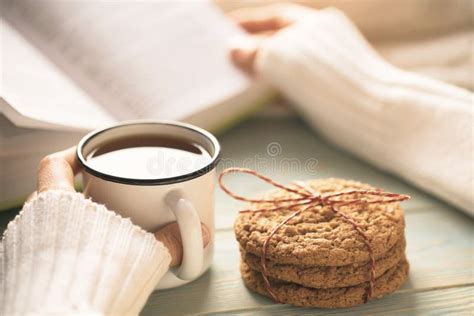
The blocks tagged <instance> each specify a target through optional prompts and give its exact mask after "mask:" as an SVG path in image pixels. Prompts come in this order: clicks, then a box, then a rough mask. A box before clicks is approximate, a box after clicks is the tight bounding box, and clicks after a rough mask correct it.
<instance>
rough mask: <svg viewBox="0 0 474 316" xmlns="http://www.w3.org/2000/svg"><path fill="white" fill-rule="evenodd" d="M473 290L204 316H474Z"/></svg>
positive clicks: (416, 293) (245, 310)
mask: <svg viewBox="0 0 474 316" xmlns="http://www.w3.org/2000/svg"><path fill="white" fill-rule="evenodd" d="M473 297H474V287H473V286H466V287H459V288H448V289H439V290H432V291H426V292H415V293H412V292H405V293H404V292H400V293H395V294H393V295H391V296H388V297H386V298H385V299H383V300H378V301H373V302H369V303H367V304H365V305H360V306H356V307H352V308H345V309H314V308H297V307H292V306H288V305H271V306H266V307H262V308H254V309H245V308H242V309H240V310H233V311H228V312H216V313H203V314H201V315H229V314H232V315H272V316H273V315H294V314H298V315H472V314H473V310H474V300H473Z"/></svg>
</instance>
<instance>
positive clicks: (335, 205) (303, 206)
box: [218, 168, 410, 302]
mask: <svg viewBox="0 0 474 316" xmlns="http://www.w3.org/2000/svg"><path fill="white" fill-rule="evenodd" d="M228 173H246V174H251V175H253V176H255V177H257V178H259V179H261V180H263V181H264V182H266V183H269V184H271V185H272V186H274V187H276V188H279V189H282V190H284V191H286V192H289V193H293V194H295V195H296V197H290V198H275V199H250V198H246V197H244V196H241V195H238V194H235V193H234V192H232V191H231V190H229V189H228V188H227V187H226V186H225V185H224V183H223V177H224V175H225V174H228ZM218 180H219V186H220V187H221V189H222V190H223V191H224V192H225V193H227V194H228V195H229V196H231V197H232V198H234V199H236V200H239V201H243V202H250V203H255V204H270V205H271V206H269V207H263V208H258V209H255V210H253V209H245V210H241V211H240V212H239V213H250V212H252V213H261V212H275V211H278V210H283V209H289V210H293V209H295V208H299V209H298V210H295V211H294V212H293V213H291V214H290V215H289V216H288V217H286V218H285V219H284V220H283V221H282V222H280V223H279V224H278V225H276V226H275V227H273V229H272V230H271V232H270V234H269V235H268V236H267V238H266V239H265V241H264V242H263V249H262V256H261V257H260V267H261V273H262V277H263V280H264V285H265V288H266V290H267V291H268V293H269V294H270V296H271V297H272V299H273V300H275V301H277V302H279V299H278V297H277V295H276V293H275V291H274V290H273V288H272V286H271V284H270V280H269V279H268V269H267V264H266V257H267V251H268V246H269V242H270V240H271V238H272V237H273V236H274V235H275V234H276V233H277V232H278V230H279V229H280V228H281V227H282V226H284V225H285V224H287V223H288V222H289V221H290V220H291V219H292V218H294V217H296V216H298V215H299V214H301V213H303V212H305V211H310V210H313V209H315V208H316V207H318V206H322V207H324V206H328V207H329V208H330V209H331V210H332V211H333V212H334V213H335V214H337V215H339V216H341V217H342V219H343V220H344V221H346V222H347V223H349V224H350V225H352V227H353V228H354V230H356V231H357V233H358V234H359V235H360V236H361V237H362V239H363V241H364V244H365V246H366V247H367V251H368V253H369V261H370V282H369V286H368V287H367V288H366V294H365V298H364V301H365V302H367V300H369V299H370V298H371V297H372V294H373V292H374V284H375V257H374V253H373V249H372V245H371V244H370V240H369V238H368V237H367V235H366V234H365V232H364V231H363V230H362V229H361V227H360V226H359V224H358V223H357V222H355V221H354V219H353V218H351V216H349V215H347V214H345V213H343V212H341V210H340V209H339V207H341V206H358V205H368V204H388V203H394V202H401V201H405V200H408V199H409V198H410V197H409V196H407V195H402V194H396V193H389V192H383V191H382V190H379V189H376V190H350V191H344V192H337V193H331V194H327V195H321V194H318V193H316V192H314V191H313V190H312V189H311V188H309V187H308V186H305V185H304V184H302V183H298V182H297V183H293V184H294V187H289V186H286V185H283V184H280V183H277V182H275V181H273V180H272V179H270V178H269V177H266V176H264V175H262V174H260V173H258V172H257V171H255V170H252V169H247V168H228V169H225V170H224V171H222V173H221V174H220V175H219V179H218ZM356 195H357V196H361V195H362V196H363V197H357V196H356ZM354 196H356V197H354ZM343 197H348V198H350V197H353V198H352V199H347V200H342V198H343ZM370 198H372V199H370Z"/></svg>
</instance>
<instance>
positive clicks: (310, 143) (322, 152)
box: [216, 119, 445, 227]
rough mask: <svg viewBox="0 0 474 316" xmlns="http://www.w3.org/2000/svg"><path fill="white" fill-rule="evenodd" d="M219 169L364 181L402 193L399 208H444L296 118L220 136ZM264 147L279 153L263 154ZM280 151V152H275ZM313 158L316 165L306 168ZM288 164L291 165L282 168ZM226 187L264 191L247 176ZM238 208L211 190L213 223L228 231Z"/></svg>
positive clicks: (285, 178)
mask: <svg viewBox="0 0 474 316" xmlns="http://www.w3.org/2000/svg"><path fill="white" fill-rule="evenodd" d="M219 139H220V142H221V144H222V148H223V154H222V162H221V164H220V166H219V170H222V169H223V168H224V167H230V166H237V167H249V168H253V169H257V170H258V171H260V172H263V173H265V174H267V175H269V176H271V177H272V178H274V179H275V180H278V181H280V182H283V183H289V182H291V181H294V180H302V179H311V178H326V177H340V178H346V179H354V180H359V181H362V182H367V183H370V184H372V185H375V186H377V187H381V188H383V189H385V190H387V191H392V192H397V193H404V194H408V195H411V196H412V199H411V200H409V201H407V202H405V203H404V207H405V209H407V210H408V211H409V210H411V209H420V208H426V207H432V206H445V204H443V203H442V202H440V201H439V200H438V199H436V198H433V197H431V196H429V195H428V194H426V193H424V192H421V191H420V190H418V189H416V188H414V187H412V186H410V185H407V184H406V183H405V182H404V181H402V180H400V179H397V178H395V177H393V176H391V175H388V174H386V173H383V172H381V171H379V170H377V169H375V168H373V167H372V166H371V165H369V164H367V163H365V162H362V161H360V160H358V159H356V158H354V157H352V156H350V155H349V154H347V153H346V152H343V151H341V150H338V149H336V148H335V147H334V146H331V145H328V144H327V143H326V142H324V141H323V140H321V138H319V137H318V136H317V135H316V134H315V133H314V132H313V131H312V130H310V129H309V128H308V127H307V126H305V125H304V124H303V123H302V122H301V121H299V120H296V119H289V120H259V119H254V120H250V121H247V122H245V123H243V124H241V125H239V126H237V127H235V128H234V129H232V130H230V131H229V132H228V133H226V134H224V135H223V136H221V137H220V138H219ZM269 144H273V147H272V148H274V149H275V148H276V149H277V152H279V154H276V155H275V154H274V155H273V156H272V155H271V154H269V153H268V152H267V147H268V146H269ZM280 149H281V152H280V151H279V150H280ZM312 159H313V160H314V159H316V160H317V164H316V165H315V166H314V167H308V166H309V165H310V162H311V161H313V160H312ZM288 165H291V166H292V167H288ZM226 183H228V184H229V186H230V187H231V188H232V189H234V190H236V191H238V192H239V193H242V194H244V195H248V196H254V195H255V194H257V193H259V192H263V191H265V190H268V189H269V186H268V185H266V184H264V183H262V182H260V181H258V180H256V179H254V178H252V177H251V176H237V175H229V176H228V177H227V178H226ZM242 206H243V204H242V203H241V202H237V201H235V200H233V199H231V198H230V197H228V196H227V195H225V194H224V193H223V192H222V191H221V190H219V189H216V225H217V227H231V226H232V221H233V218H234V216H235V214H236V212H237V210H238V209H239V208H241V207H242Z"/></svg>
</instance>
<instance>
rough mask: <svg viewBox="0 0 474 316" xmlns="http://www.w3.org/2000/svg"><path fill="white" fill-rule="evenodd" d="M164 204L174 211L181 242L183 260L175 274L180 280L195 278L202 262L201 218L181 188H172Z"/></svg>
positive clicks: (199, 271) (199, 272)
mask: <svg viewBox="0 0 474 316" xmlns="http://www.w3.org/2000/svg"><path fill="white" fill-rule="evenodd" d="M165 202H166V205H167V206H168V207H169V209H170V210H171V211H172V212H173V213H174V216H175V217H176V221H177V222H178V226H179V233H180V234H181V241H182V243H183V261H182V262H181V266H180V268H179V270H178V272H177V274H176V277H178V278H179V279H181V280H184V281H189V280H193V279H195V278H197V277H198V276H199V275H200V274H201V271H202V267H203V264H204V262H203V261H204V247H203V240H202V231H201V220H200V219H199V215H198V214H197V212H196V209H195V208H194V206H193V204H192V203H191V202H190V201H189V200H187V199H186V198H184V194H183V192H182V190H179V189H177V190H172V191H170V192H168V194H167V195H166V197H165Z"/></svg>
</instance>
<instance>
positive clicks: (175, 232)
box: [155, 222, 211, 267]
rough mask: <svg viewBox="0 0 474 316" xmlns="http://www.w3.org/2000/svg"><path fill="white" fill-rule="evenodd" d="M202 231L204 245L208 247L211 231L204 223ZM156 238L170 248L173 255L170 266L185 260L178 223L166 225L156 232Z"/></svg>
mask: <svg viewBox="0 0 474 316" xmlns="http://www.w3.org/2000/svg"><path fill="white" fill-rule="evenodd" d="M201 231H202V239H203V246H204V247H206V246H207V245H208V244H209V240H210V238H211V237H210V236H211V234H210V233H209V229H208V228H207V227H206V226H205V225H204V224H202V223H201ZM155 238H156V239H157V240H158V241H161V242H162V243H163V245H164V246H165V247H166V248H168V251H169V253H170V255H171V263H170V267H175V266H178V265H180V264H181V261H182V260H183V243H182V241H181V233H180V232H179V226H178V223H176V222H174V223H171V224H168V225H166V226H164V227H163V228H161V229H160V230H158V231H157V232H156V233H155Z"/></svg>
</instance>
